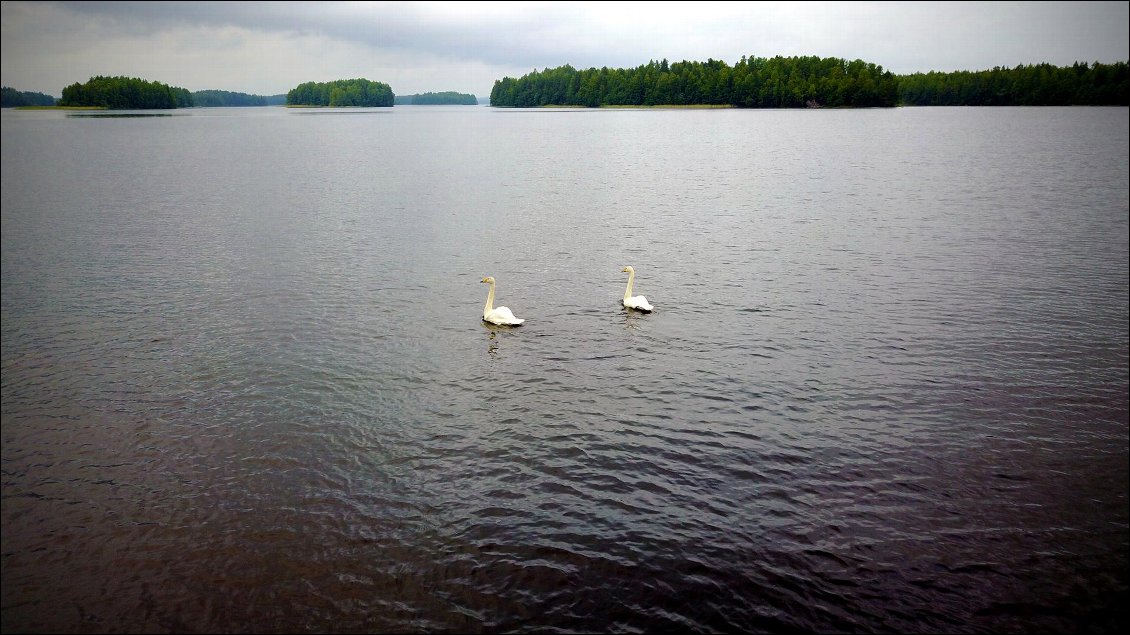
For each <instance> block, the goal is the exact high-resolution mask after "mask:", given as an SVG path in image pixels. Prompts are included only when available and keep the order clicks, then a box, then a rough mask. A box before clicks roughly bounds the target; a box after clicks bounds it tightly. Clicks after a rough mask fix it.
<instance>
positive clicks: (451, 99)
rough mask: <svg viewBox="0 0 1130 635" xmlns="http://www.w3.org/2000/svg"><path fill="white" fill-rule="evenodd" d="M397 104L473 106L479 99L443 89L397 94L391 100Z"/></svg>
mask: <svg viewBox="0 0 1130 635" xmlns="http://www.w3.org/2000/svg"><path fill="white" fill-rule="evenodd" d="M393 103H394V104H395V105H397V106H401V105H403V106H443V105H456V106H475V105H477V104H478V103H479V100H478V98H477V97H475V96H474V95H469V94H467V93H457V92H455V91H445V92H441V93H420V94H418V95H397V96H396V99H395V100H394V102H393Z"/></svg>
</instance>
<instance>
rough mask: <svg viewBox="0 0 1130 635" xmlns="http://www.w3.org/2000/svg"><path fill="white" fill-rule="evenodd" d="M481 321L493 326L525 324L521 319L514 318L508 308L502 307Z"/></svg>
mask: <svg viewBox="0 0 1130 635" xmlns="http://www.w3.org/2000/svg"><path fill="white" fill-rule="evenodd" d="M483 319H484V320H486V321H487V322H491V323H493V324H521V323H522V322H525V320H523V319H519V318H516V317H514V314H513V313H512V312H511V311H510V308H509V307H504V306H500V307H498V308H496V309H494V310H493V311H491V312H490V313H488V314H487V315H486V317H484V318H483Z"/></svg>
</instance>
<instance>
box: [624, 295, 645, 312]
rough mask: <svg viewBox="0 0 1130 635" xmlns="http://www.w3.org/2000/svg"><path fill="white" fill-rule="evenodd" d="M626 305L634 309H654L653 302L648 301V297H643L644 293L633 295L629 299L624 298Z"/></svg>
mask: <svg viewBox="0 0 1130 635" xmlns="http://www.w3.org/2000/svg"><path fill="white" fill-rule="evenodd" d="M624 306H626V307H628V308H632V309H639V310H641V311H650V310H651V309H652V307H651V304H650V303H648V301H647V298H645V297H643V296H642V295H637V296H632V297H630V298H628V299H627V300H624Z"/></svg>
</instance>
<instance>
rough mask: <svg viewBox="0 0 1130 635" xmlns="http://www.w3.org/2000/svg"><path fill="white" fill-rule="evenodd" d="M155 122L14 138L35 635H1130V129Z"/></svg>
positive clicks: (17, 477)
mask: <svg viewBox="0 0 1130 635" xmlns="http://www.w3.org/2000/svg"><path fill="white" fill-rule="evenodd" d="M141 114H147V115H153V113H112V115H113V116H106V115H102V116H92V115H91V114H90V113H70V114H67V113H62V112H57V111H55V112H42V111H13V110H4V111H3V122H2V123H3V125H2V142H3V143H2V154H3V164H2V167H3V188H2V202H3V217H2V246H3V253H2V265H3V277H2V286H0V291H2V318H3V319H2V353H3V354H2V364H3V365H2V371H3V376H2V378H3V405H2V439H3V457H2V478H3V496H2V499H0V500H2V513H0V519H2V523H3V526H2V529H3V531H2V543H3V544H2V564H3V591H2V606H0V615H2V618H3V624H2V626H3V631H4V632H5V633H15V632H44V633H47V632H50V633H98V632H137V633H141V632H196V633H214V632H233V633H239V632H293V633H323V632H578V631H584V632H593V631H597V632H622V633H634V632H654V631H660V630H678V631H691V632H721V631H742V632H773V633H780V632H813V631H815V632H859V633H862V632H867V633H907V632H954V633H1031V632H1064V633H1106V632H1122V631H1123V630H1124V629H1125V628H1126V627H1127V625H1128V620H1127V605H1128V601H1130V598H1128V592H1127V589H1128V580H1127V564H1128V562H1127V560H1128V543H1130V541H1128V523H1127V520H1128V519H1127V516H1128V511H1127V510H1128V500H1127V490H1128V484H1127V482H1128V472H1130V470H1128V451H1127V450H1128V438H1127V437H1128V429H1130V427H1128V425H1130V424H1128V397H1127V394H1128V386H1130V380H1128V374H1130V372H1128V326H1127V324H1128V290H1127V289H1128V257H1127V253H1128V249H1127V243H1128V160H1127V148H1128V145H1130V143H1128V117H1127V109H1126V108H899V109H882V110H805V111H772V110H771V111H764V110H763V111H745V110H594V111H589V110H569V109H544V110H498V109H491V108H489V107H427V106H416V107H412V106H397V107H395V108H388V109H372V110H354V109H346V110H305V109H303V110H291V109H285V108H248V109H197V110H189V111H183V110H178V111H172V112H169V113H161V114H162V115H163V116H123V115H141ZM625 265H632V266H633V267H635V270H636V274H637V275H636V284H635V293H637V294H643V295H645V296H647V298H648V299H649V300H650V302H651V303H652V304H653V305H654V306H655V311H654V312H653V313H651V314H637V313H627V312H625V310H624V309H622V308H621V307H620V306H619V304H618V302H619V298H620V297H621V296H622V294H623V291H624V286H625V284H626V282H627V277H626V274H624V273H622V272H621V269H622V268H623V267H624V266H625ZM484 276H494V277H495V278H496V279H497V281H498V297H497V299H496V305H506V306H509V307H510V308H511V309H512V310H513V311H514V313H515V314H517V315H518V316H519V317H522V318H525V319H526V323H525V324H524V325H523V326H521V327H519V328H500V327H492V326H488V325H485V324H484V323H482V321H481V320H480V318H481V315H482V308H483V302H484V300H485V298H486V292H487V289H486V285H483V284H481V283H480V279H481V278H482V277H484Z"/></svg>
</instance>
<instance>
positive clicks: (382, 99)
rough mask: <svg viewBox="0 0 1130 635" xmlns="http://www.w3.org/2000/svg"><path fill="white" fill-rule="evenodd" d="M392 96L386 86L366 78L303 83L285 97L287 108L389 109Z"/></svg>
mask: <svg viewBox="0 0 1130 635" xmlns="http://www.w3.org/2000/svg"><path fill="white" fill-rule="evenodd" d="M393 99H394V95H393V94H392V88H390V87H389V85H388V84H382V83H381V82H373V81H369V80H367V79H339V80H337V81H332V82H321V83H320V82H306V83H305V84H299V85H298V86H297V87H295V88H292V89H291V90H290V92H288V93H287V94H286V105H288V106H391V105H392V104H393Z"/></svg>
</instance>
